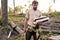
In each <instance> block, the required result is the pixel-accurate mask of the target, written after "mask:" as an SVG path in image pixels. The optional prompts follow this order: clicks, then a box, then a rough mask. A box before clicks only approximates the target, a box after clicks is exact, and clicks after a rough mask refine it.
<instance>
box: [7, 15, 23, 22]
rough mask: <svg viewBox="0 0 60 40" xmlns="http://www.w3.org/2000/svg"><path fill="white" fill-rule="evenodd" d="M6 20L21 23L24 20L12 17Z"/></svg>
mask: <svg viewBox="0 0 60 40" xmlns="http://www.w3.org/2000/svg"><path fill="white" fill-rule="evenodd" d="M8 20H9V21H20V22H21V21H24V18H23V17H15V16H14V17H12V16H9V17H8Z"/></svg>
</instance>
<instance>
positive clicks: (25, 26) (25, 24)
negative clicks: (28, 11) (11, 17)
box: [24, 19, 27, 30]
mask: <svg viewBox="0 0 60 40" xmlns="http://www.w3.org/2000/svg"><path fill="white" fill-rule="evenodd" d="M26 28H27V19H25V22H24V30H26Z"/></svg>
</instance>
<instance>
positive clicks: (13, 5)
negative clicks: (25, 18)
mask: <svg viewBox="0 0 60 40" xmlns="http://www.w3.org/2000/svg"><path fill="white" fill-rule="evenodd" d="M13 6H14V15H15V0H13Z"/></svg>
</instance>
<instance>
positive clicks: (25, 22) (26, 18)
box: [24, 13, 29, 32]
mask: <svg viewBox="0 0 60 40" xmlns="http://www.w3.org/2000/svg"><path fill="white" fill-rule="evenodd" d="M28 20H29V13H27V14H26V16H25V21H24V32H26V28H27V22H28Z"/></svg>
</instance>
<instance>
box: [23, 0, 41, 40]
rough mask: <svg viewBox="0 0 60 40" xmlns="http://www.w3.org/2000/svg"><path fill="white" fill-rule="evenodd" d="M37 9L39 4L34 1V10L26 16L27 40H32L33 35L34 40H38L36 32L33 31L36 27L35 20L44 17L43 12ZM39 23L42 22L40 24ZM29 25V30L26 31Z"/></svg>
mask: <svg viewBox="0 0 60 40" xmlns="http://www.w3.org/2000/svg"><path fill="white" fill-rule="evenodd" d="M37 7H38V2H37V1H33V2H32V9H30V10H29V11H28V13H27V14H26V17H25V22H24V32H26V40H30V38H31V36H32V35H33V37H34V40H37V37H36V32H35V31H33V30H32V29H33V27H34V23H33V22H34V19H35V18H38V17H40V16H41V15H42V14H41V12H40V11H39V10H38V9H37ZM39 23H40V22H38V24H39ZM27 24H28V29H27V31H26V28H27ZM31 27H32V28H31ZM30 28H31V29H30Z"/></svg>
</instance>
